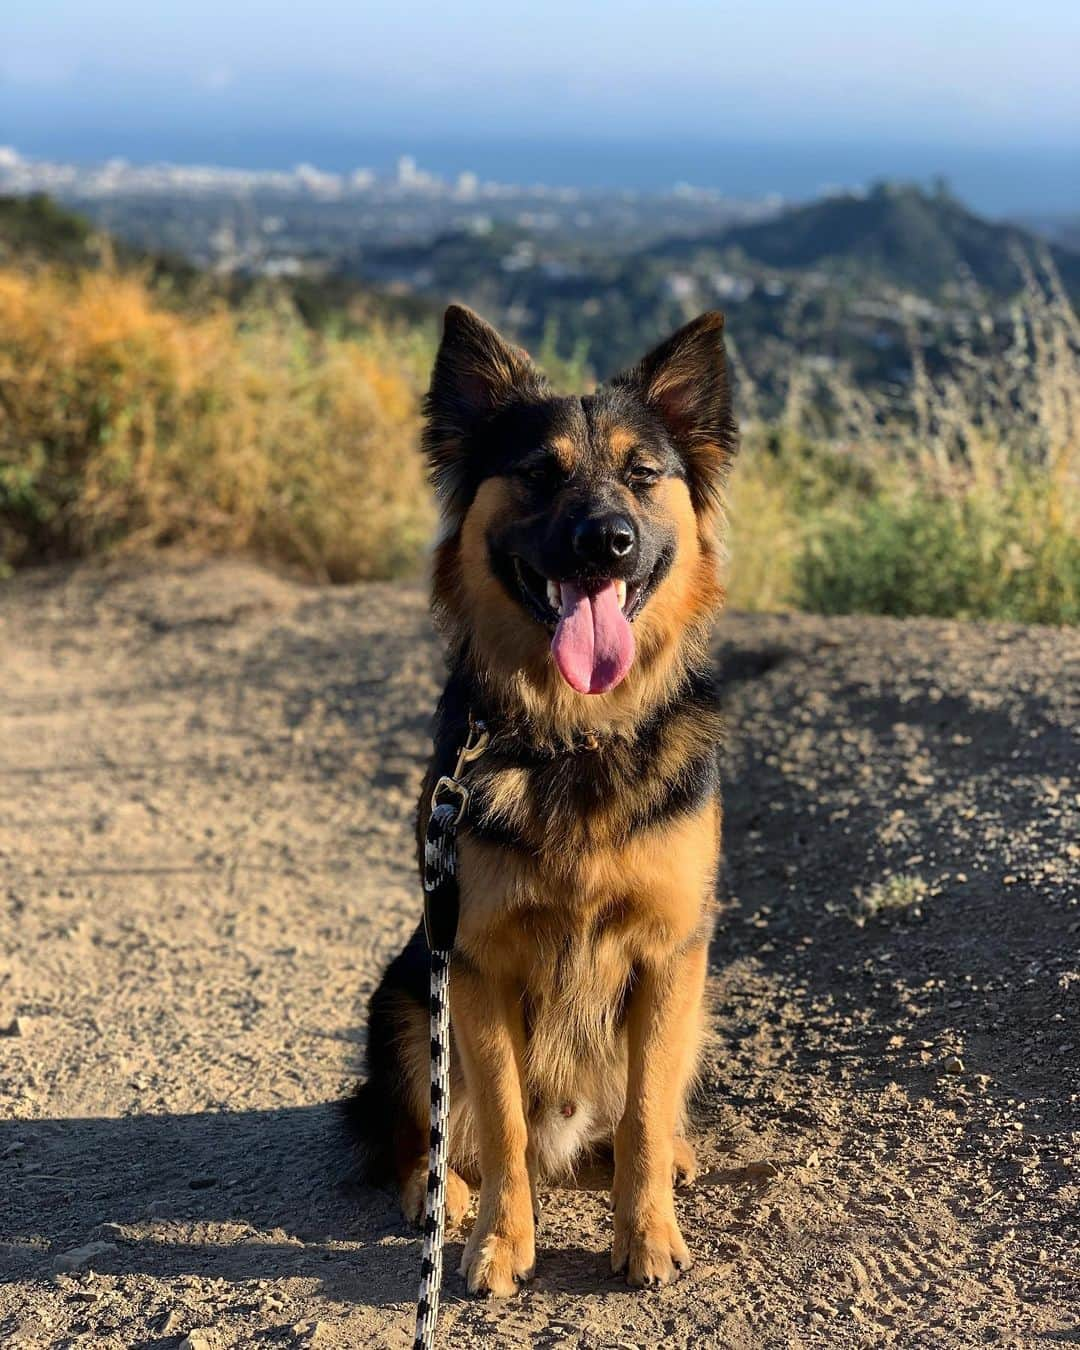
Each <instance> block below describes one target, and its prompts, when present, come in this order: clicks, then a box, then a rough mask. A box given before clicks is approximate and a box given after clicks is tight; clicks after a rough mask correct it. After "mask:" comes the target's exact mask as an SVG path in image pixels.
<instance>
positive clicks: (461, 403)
mask: <svg viewBox="0 0 1080 1350" xmlns="http://www.w3.org/2000/svg"><path fill="white" fill-rule="evenodd" d="M546 390H547V383H546V381H545V379H544V376H543V375H542V374H541V373H540V371H539V370H538V369H537V368H536V366H534V365H533V363H532V361H531V360H530V359H529V356H528V354H527V353H526V352H525V351H524V350H523V349H522V348H521V347H514V346H512V345H511V344H510V343H509V342H506V341H505V340H504V339H503V338H502V337H500V336H499V334H498V333H497V332H496V331H495V329H494V328H492V326H491V325H490V324H489V323H485V322H484V320H483V319H481V318H480V316H479V315H478V314H474V313H473V312H472V310H471V309H466V308H465V306H464V305H451V306H450V308H449V309H448V310H447V311H446V316H445V318H444V319H443V335H442V342H441V343H440V344H439V351H438V355H437V356H436V357H435V368H434V370H433V371H432V375H431V387H430V389H429V390H428V393H427V398H426V399H425V400H424V418H425V421H424V434H423V448H424V454H425V455H426V456H427V461H428V467H429V469H430V472H431V481H432V483H433V485H434V487H435V492H436V495H437V496H438V498H439V500H440V502H441V503H442V504H443V506H444V508H446V509H449V510H455V509H458V510H460V509H463V508H464V506H465V505H466V502H465V501H464V500H463V497H464V495H465V493H466V488H467V483H468V480H469V474H468V463H467V459H468V448H469V447H468V441H469V437H470V435H471V434H472V433H473V432H474V431H475V430H476V428H477V426H478V425H479V424H480V423H481V422H482V421H483V420H484V419H485V418H487V417H490V416H491V415H492V414H493V413H495V412H498V410H499V409H500V408H504V407H506V406H507V405H508V404H510V403H513V402H515V401H517V400H519V399H524V398H530V397H532V398H536V397H543V395H544V394H545V392H546Z"/></svg>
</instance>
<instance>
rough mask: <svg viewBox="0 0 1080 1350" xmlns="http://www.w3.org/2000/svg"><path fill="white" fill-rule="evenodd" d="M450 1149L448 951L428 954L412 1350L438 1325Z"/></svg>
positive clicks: (423, 1348) (429, 1342)
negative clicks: (420, 1229)
mask: <svg viewBox="0 0 1080 1350" xmlns="http://www.w3.org/2000/svg"><path fill="white" fill-rule="evenodd" d="M449 1144H450V949H449V948H447V949H444V950H437V951H436V950H433V951H432V953H431V1134H430V1141H429V1151H428V1180H427V1197H426V1200H425V1204H424V1249H423V1254H422V1256H421V1260H420V1291H419V1294H418V1295H417V1299H416V1331H415V1334H414V1337H413V1350H432V1347H433V1346H434V1344H435V1328H436V1325H437V1323H438V1320H439V1291H440V1289H441V1286H442V1266H443V1237H444V1234H445V1232H446V1171H447V1167H448V1165H449V1160H448V1151H449Z"/></svg>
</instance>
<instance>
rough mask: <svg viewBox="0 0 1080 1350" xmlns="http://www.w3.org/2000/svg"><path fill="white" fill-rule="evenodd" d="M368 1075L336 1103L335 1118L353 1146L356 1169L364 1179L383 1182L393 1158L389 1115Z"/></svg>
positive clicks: (383, 1101) (385, 1104) (389, 1112)
mask: <svg viewBox="0 0 1080 1350" xmlns="http://www.w3.org/2000/svg"><path fill="white" fill-rule="evenodd" d="M382 1096H383V1094H382V1093H380V1091H379V1085H378V1084H377V1083H376V1082H375V1081H374V1080H373V1079H371V1078H369V1079H368V1080H367V1082H364V1083H360V1084H359V1086H358V1087H357V1089H356V1091H355V1092H354V1093H353V1094H352V1096H351V1097H346V1098H345V1100H344V1101H343V1102H339V1103H338V1118H339V1119H340V1121H341V1124H342V1126H343V1128H344V1130H345V1133H346V1135H347V1137H348V1140H349V1144H350V1145H351V1147H352V1150H353V1157H354V1160H355V1167H356V1171H357V1173H358V1174H359V1176H360V1177H361V1178H363V1179H364V1180H365V1181H374V1182H384V1181H385V1180H386V1179H387V1176H388V1174H389V1172H390V1168H391V1164H392V1161H393V1117H394V1113H393V1112H392V1111H388V1110H387V1106H388V1103H387V1102H386V1101H385V1099H383V1100H382V1101H380V1098H381V1097H382Z"/></svg>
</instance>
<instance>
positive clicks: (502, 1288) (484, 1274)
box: [461, 1220, 536, 1298]
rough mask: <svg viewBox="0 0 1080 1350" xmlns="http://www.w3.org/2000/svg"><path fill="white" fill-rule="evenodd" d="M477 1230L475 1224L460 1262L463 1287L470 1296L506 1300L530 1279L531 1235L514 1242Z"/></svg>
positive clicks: (478, 1223) (531, 1267) (532, 1243)
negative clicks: (490, 1296) (463, 1277)
mask: <svg viewBox="0 0 1080 1350" xmlns="http://www.w3.org/2000/svg"><path fill="white" fill-rule="evenodd" d="M479 1229H480V1222H479V1220H478V1221H477V1223H476V1225H475V1226H474V1228H473V1231H472V1233H471V1234H470V1236H469V1240H468V1242H467V1243H466V1244H465V1252H464V1255H463V1256H462V1258H461V1274H462V1275H464V1276H465V1286H466V1288H467V1289H468V1291H469V1293H470V1294H479V1295H480V1296H481V1297H486V1296H488V1295H494V1297H495V1298H508V1297H509V1296H510V1295H511V1294H514V1293H516V1292H517V1290H518V1288H519V1287H520V1286H521V1285H522V1284H524V1283H525V1281H526V1280H528V1279H530V1278H531V1276H532V1273H533V1266H534V1265H535V1261H536V1252H535V1244H534V1241H533V1237H532V1234H531V1233H530V1234H529V1235H528V1236H527V1237H520V1238H517V1239H514V1238H509V1237H505V1236H503V1234H501V1233H491V1232H486V1233H482V1232H480V1231H478V1230H479Z"/></svg>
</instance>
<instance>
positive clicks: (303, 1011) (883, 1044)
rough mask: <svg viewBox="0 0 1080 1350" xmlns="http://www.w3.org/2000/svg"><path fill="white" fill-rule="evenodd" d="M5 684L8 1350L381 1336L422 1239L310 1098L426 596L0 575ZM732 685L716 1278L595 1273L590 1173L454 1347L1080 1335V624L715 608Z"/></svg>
mask: <svg viewBox="0 0 1080 1350" xmlns="http://www.w3.org/2000/svg"><path fill="white" fill-rule="evenodd" d="M0 657H2V665H0V670H2V677H3V683H2V690H0V1342H2V1343H3V1344H5V1345H18V1346H46V1345H49V1346H51V1345H71V1346H76V1345H77V1346H88V1347H89V1346H94V1347H112V1346H115V1347H131V1346H161V1347H168V1346H175V1345H179V1344H180V1342H181V1339H182V1338H183V1337H184V1336H185V1335H187V1334H188V1333H192V1332H195V1333H196V1334H194V1335H192V1336H191V1338H190V1340H189V1341H188V1344H189V1345H191V1346H194V1347H218V1348H220V1350H223V1348H224V1347H228V1346H246V1345H318V1346H327V1347H346V1346H349V1347H356V1346H368V1345H372V1346H375V1345H378V1346H400V1347H405V1346H407V1345H408V1343H409V1331H410V1302H411V1299H412V1296H413V1292H414V1283H415V1278H416V1267H417V1262H418V1243H417V1241H416V1239H415V1238H414V1237H413V1236H412V1235H411V1234H410V1233H409V1232H408V1231H406V1230H405V1229H404V1228H403V1227H402V1225H401V1224H400V1222H399V1220H398V1218H397V1215H396V1211H395V1207H394V1204H393V1202H392V1200H391V1199H390V1198H389V1197H387V1196H384V1195H383V1194H381V1193H379V1192H375V1191H371V1190H367V1189H363V1188H357V1187H355V1186H350V1185H349V1184H346V1183H344V1182H343V1181H342V1176H343V1173H344V1170H345V1163H346V1159H345V1155H344V1153H343V1150H342V1147H341V1145H340V1142H339V1139H338V1136H337V1135H336V1133H335V1129H334V1116H333V1110H332V1105H331V1104H332V1103H333V1102H334V1101H335V1099H337V1098H339V1097H340V1096H341V1095H342V1094H343V1093H344V1092H345V1091H346V1090H347V1089H348V1087H349V1086H350V1084H351V1082H352V1080H353V1078H354V1074H355V1070H356V1065H357V1061H358V1057H359V1051H360V1047H361V1027H362V1008H363V1004H364V1000H365V999H366V997H367V994H368V993H369V991H370V989H371V987H372V982H373V980H374V979H375V977H376V974H377V972H378V969H379V967H380V964H381V963H382V962H383V961H384V960H385V959H386V958H387V957H388V956H389V955H390V954H391V953H392V952H393V951H394V950H395V949H396V947H397V945H398V943H399V942H400V941H401V939H402V937H403V935H404V934H405V933H406V932H407V930H408V929H409V928H410V927H411V925H412V923H413V921H414V918H415V915H416V913H417V907H418V897H417V889H416V884H415V882H414V879H413V868H412V858H411V847H412V846H411V837H410V825H411V815H412V809H413V800H414V795H415V792H416V789H417V785H418V781H419V775H420V769H421V764H422V759H423V755H424V751H425V734H426V728H427V725H428V718H429V714H430V710H431V706H432V703H433V700H434V698H435V696H436V693H437V689H438V683H439V671H440V667H439V657H438V652H437V649H436V647H435V644H434V642H433V640H432V638H431V635H430V631H429V626H428V621H427V617H426V611H425V604H424V599H423V596H422V594H421V593H420V592H419V591H418V590H416V589H410V588H401V587H391V586H370V587H363V588H355V589H348V590H335V591H327V590H312V589H308V588H304V587H301V586H298V585H295V584H293V583H291V582H287V581H283V580H280V579H278V578H275V577H273V576H271V575H269V574H267V573H265V572H262V571H260V570H258V569H256V568H254V567H251V566H248V565H245V564H240V563H228V564H223V563H217V564H200V565H196V564H190V565H188V564H180V565H169V566H167V567H162V568H159V569H156V570H142V569H136V568H134V567H127V568H122V569H118V570H116V569H114V570H112V571H109V572H102V571H97V570H78V571H75V572H66V573H59V572H53V573H46V574H40V575H33V576H25V577H22V578H19V579H17V580H16V581H14V582H11V583H7V584H5V586H4V587H3V589H2V590H0ZM718 657H719V659H720V661H721V665H722V668H723V670H724V672H725V677H726V690H727V694H726V698H727V706H728V716H729V721H730V737H729V742H728V748H727V753H726V764H727V770H726V772H727V780H728V787H727V810H728V822H727V866H726V874H725V879H724V885H725V893H726V895H727V899H728V910H727V915H726V919H725V921H724V923H723V924H722V926H721V928H720V931H719V932H718V934H717V938H716V942H715V949H714V966H713V976H712V980H711V998H712V1008H713V1016H712V1027H713V1032H714V1035H713V1038H712V1042H711V1045H710V1048H709V1051H708V1055H707V1059H706V1066H705V1074H704V1078H703V1084H702V1094H701V1102H700V1110H699V1119H700V1134H699V1138H700V1153H701V1162H702V1167H701V1172H702V1176H701V1179H700V1180H699V1182H698V1183H697V1185H696V1186H695V1187H694V1188H693V1189H692V1190H690V1191H688V1192H686V1193H685V1194H684V1195H683V1196H682V1198H681V1199H680V1202H679V1205H680V1212H681V1215H682V1218H683V1223H684V1232H685V1233H686V1235H687V1238H688V1239H689V1241H690V1243H691V1246H692V1247H693V1249H694V1250H695V1252H696V1255H697V1265H696V1266H695V1268H694V1270H693V1271H692V1272H690V1273H689V1274H688V1275H686V1276H685V1277H684V1278H683V1279H682V1280H680V1282H679V1283H678V1284H676V1285H675V1286H673V1287H671V1288H669V1289H666V1290H663V1291H659V1292H653V1293H647V1294H634V1293H631V1292H629V1291H627V1290H626V1289H625V1288H624V1287H623V1286H622V1285H621V1283H619V1282H618V1281H615V1280H612V1279H611V1278H610V1277H609V1276H608V1274H607V1266H606V1262H607V1246H608V1240H609V1233H610V1219H609V1215H608V1211H607V1208H606V1204H605V1195H604V1192H603V1190H602V1189H601V1186H602V1180H603V1179H602V1178H594V1179H591V1184H583V1185H582V1186H581V1187H580V1188H579V1189H574V1190H557V1191H553V1192H551V1193H550V1194H549V1195H548V1196H547V1197H546V1207H545V1211H544V1216H543V1224H542V1228H541V1232H540V1238H539V1265H538V1275H537V1278H536V1281H535V1283H534V1284H533V1285H532V1286H531V1287H530V1288H529V1289H528V1290H527V1291H525V1292H524V1293H523V1294H522V1295H521V1296H520V1297H519V1298H517V1299H516V1300H513V1301H511V1302H507V1303H502V1304H493V1303H483V1302H475V1301H472V1300H468V1299H466V1298H465V1297H464V1296H463V1290H462V1287H461V1282H460V1280H459V1278H458V1277H457V1275H456V1274H451V1275H450V1276H449V1278H448V1280H447V1285H446V1302H445V1309H446V1311H445V1320H444V1328H445V1332H446V1335H445V1341H444V1343H446V1344H453V1345H457V1346H465V1347H468V1346H471V1345H478V1346H479V1345H481V1344H483V1345H507V1346H510V1345H530V1344H531V1345H537V1346H544V1345H551V1346H554V1345H560V1346H563V1345H566V1346H587V1347H620V1346H622V1347H626V1346H646V1345H647V1346H657V1345H665V1346H684V1345H685V1346H691V1345H693V1346H701V1345H708V1346H731V1347H773V1346H775V1347H788V1346H795V1347H799V1346H807V1347H809V1346H823V1347H830V1348H834V1347H835V1348H836V1350H844V1348H845V1347H854V1346H879V1345H884V1344H895V1345H899V1346H905V1347H907V1346H916V1345H919V1346H922V1345H934V1346H945V1347H952V1346H967V1345H983V1344H1001V1345H1018V1346H1020V1345H1022V1346H1028V1345H1031V1346H1036V1345H1037V1346H1043V1345H1052V1344H1076V1343H1080V1231H1078V1224H1080V1221H1078V1218H1077V1215H1078V1212H1080V1172H1078V1164H1080V885H1078V881H1077V874H1078V872H1080V867H1078V863H1080V795H1078V794H1080V772H1078V763H1080V756H1078V734H1077V726H1078V721H1080V718H1078V713H1080V706H1078V700H1080V694H1078V685H1080V680H1078V672H1080V636H1078V635H1077V634H1076V633H1075V632H1073V633H1069V632H1057V631H1052V630H1046V629H1022V628H1016V627H1001V626H995V627H966V626H963V625H960V624H949V623H929V622H925V623H924V622H907V623H899V622H891V621H886V620H868V619H844V620H821V619H809V618H761V617H756V616H740V615H729V616H727V617H726V619H725V620H724V621H723V623H722V625H721V628H720V631H719V634H718ZM897 878H900V879H899V880H898V879H897ZM859 897H861V900H860V898H859ZM882 904H883V905H884V909H882V910H881V912H880V913H877V914H869V915H868V914H866V913H864V912H862V911H861V910H860V905H861V906H862V907H863V908H864V909H865V908H866V907H868V906H869V907H871V908H872V907H874V906H875V905H882ZM950 1070H951V1071H950ZM585 1181H586V1183H589V1182H590V1179H589V1178H586V1179H585ZM87 1244H101V1245H100V1246H98V1247H97V1248H96V1249H95V1250H94V1251H93V1252H92V1253H91V1254H90V1255H89V1256H88V1255H87V1254H86V1253H79V1252H78V1250H77V1249H81V1248H84V1247H86V1246H87ZM73 1249H76V1254H75V1255H65V1254H68V1253H71V1252H72V1250H73ZM459 1252H460V1246H459V1244H458V1243H456V1242H455V1244H454V1245H453V1247H452V1250H451V1253H450V1259H449V1261H448V1266H449V1267H450V1269H451V1270H453V1269H454V1268H455V1267H456V1257H457V1255H458V1254H459ZM67 1266H73V1267H75V1268H74V1269H65V1267H67ZM199 1329H203V1330H204V1331H205V1335H204V1336H200V1335H199V1334H197V1333H198V1331H199Z"/></svg>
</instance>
